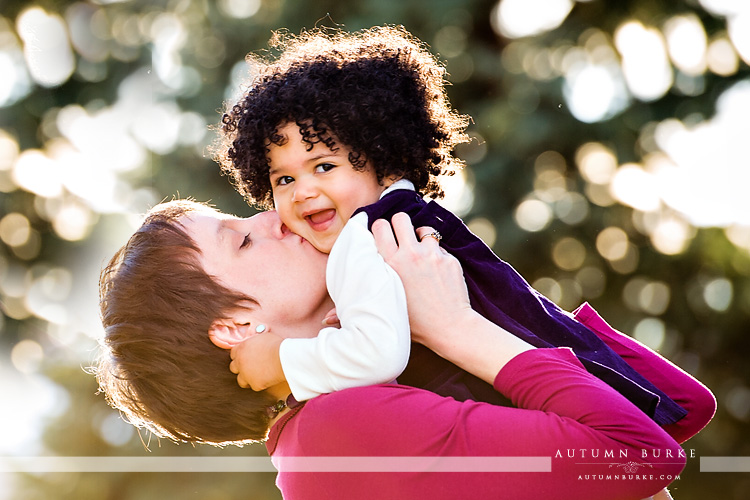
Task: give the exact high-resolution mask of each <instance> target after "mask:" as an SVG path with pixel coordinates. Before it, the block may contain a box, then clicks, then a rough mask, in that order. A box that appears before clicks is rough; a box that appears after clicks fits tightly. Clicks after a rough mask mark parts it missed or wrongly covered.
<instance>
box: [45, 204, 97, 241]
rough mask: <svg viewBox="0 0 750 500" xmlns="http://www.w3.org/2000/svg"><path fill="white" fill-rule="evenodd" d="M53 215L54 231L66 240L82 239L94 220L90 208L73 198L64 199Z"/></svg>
mask: <svg viewBox="0 0 750 500" xmlns="http://www.w3.org/2000/svg"><path fill="white" fill-rule="evenodd" d="M53 217H54V218H53V220H52V228H53V229H54V230H55V233H57V235H58V236H59V237H60V238H62V239H64V240H68V241H79V240H82V239H84V238H85V237H86V236H88V234H89V232H90V231H91V228H92V226H93V224H94V222H95V215H94V213H93V212H92V211H91V209H89V208H88V207H87V206H85V205H83V204H82V203H80V202H79V201H77V200H74V199H66V200H65V202H64V203H63V204H62V206H61V207H60V209H59V210H58V211H57V212H56V213H55V214H54V215H53Z"/></svg>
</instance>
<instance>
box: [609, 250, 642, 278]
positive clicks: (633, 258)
mask: <svg viewBox="0 0 750 500" xmlns="http://www.w3.org/2000/svg"><path fill="white" fill-rule="evenodd" d="M639 257H640V253H639V252H638V247H637V246H635V245H634V244H633V243H628V244H627V247H626V249H625V256H623V257H622V258H621V259H618V260H610V261H609V267H611V268H612V270H613V271H614V272H616V273H619V274H630V273H632V272H633V271H635V270H636V269H638V260H639Z"/></svg>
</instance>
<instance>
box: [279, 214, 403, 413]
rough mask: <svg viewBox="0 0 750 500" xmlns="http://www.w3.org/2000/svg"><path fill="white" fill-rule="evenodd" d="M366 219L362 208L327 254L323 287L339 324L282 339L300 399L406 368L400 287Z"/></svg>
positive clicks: (382, 379) (388, 377) (284, 360)
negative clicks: (301, 336) (315, 333)
mask: <svg viewBox="0 0 750 500" xmlns="http://www.w3.org/2000/svg"><path fill="white" fill-rule="evenodd" d="M367 222H368V221H367V214H365V213H359V214H357V215H356V216H355V217H353V218H352V219H350V220H349V222H347V224H346V225H345V226H344V229H342V231H341V233H340V234H339V237H338V238H337V240H336V242H335V243H334V245H333V248H332V249H331V253H330V256H329V258H328V265H327V268H326V286H327V287H328V293H329V294H330V296H331V298H332V299H333V302H334V304H335V305H336V313H337V315H338V317H339V320H340V323H341V327H340V328H333V327H328V328H323V329H322V330H321V331H320V333H319V334H318V336H317V337H314V338H310V339H298V338H293V339H285V340H284V341H283V342H282V343H281V347H280V349H279V357H280V358H281V366H282V369H283V370H284V375H285V376H286V379H287V382H288V383H289V387H290V388H291V390H292V394H293V395H294V397H295V398H296V399H297V400H298V401H304V400H307V399H311V398H314V397H315V396H319V395H321V394H327V393H331V392H335V391H340V390H342V389H348V388H352V387H361V386H366V385H372V384H381V383H387V382H391V381H393V380H394V379H395V378H396V377H397V376H398V375H399V374H401V372H402V371H403V370H404V368H405V367H406V363H407V361H408V359H409V348H410V345H411V340H410V330H409V318H408V315H407V312H406V295H405V293H404V287H403V284H402V283H401V279H400V278H399V277H398V274H396V272H395V271H394V270H393V269H392V268H391V267H390V266H389V265H388V264H386V263H385V261H384V260H383V258H382V257H381V256H380V254H379V253H378V251H377V247H376V246H375V239H374V238H373V236H372V234H371V233H370V231H369V230H368V229H367Z"/></svg>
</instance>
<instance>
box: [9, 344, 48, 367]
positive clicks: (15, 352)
mask: <svg viewBox="0 0 750 500" xmlns="http://www.w3.org/2000/svg"><path fill="white" fill-rule="evenodd" d="M43 360H44V352H43V351H42V346H40V345H39V343H38V342H35V341H33V340H22V341H20V342H19V343H17V344H16V345H14V346H13V349H12V350H11V351H10V361H11V363H13V366H15V367H16V370H18V371H19V372H21V373H35V372H37V371H38V370H39V367H40V366H41V364H42V361H43Z"/></svg>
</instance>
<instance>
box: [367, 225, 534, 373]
mask: <svg viewBox="0 0 750 500" xmlns="http://www.w3.org/2000/svg"><path fill="white" fill-rule="evenodd" d="M391 224H392V225H393V231H391ZM391 224H388V222H386V221H384V220H377V221H375V223H374V224H373V225H372V233H373V235H375V243H376V244H377V246H378V251H379V252H380V254H381V255H382V256H383V258H384V259H385V261H386V262H387V263H388V264H390V265H391V267H393V269H394V270H395V271H396V272H397V273H398V275H399V276H400V277H401V281H402V282H403V284H404V289H405V291H406V305H407V309H408V310H409V324H410V327H411V331H412V340H414V341H415V342H419V343H422V344H424V345H425V346H427V347H429V348H430V349H432V350H433V351H435V353H437V354H438V355H440V356H442V357H443V358H445V359H447V360H448V361H451V362H452V363H454V364H456V365H458V366H460V367H461V368H463V369H464V370H466V371H468V372H469V373H472V374H474V375H476V376H477V377H479V378H481V379H482V380H484V381H485V382H488V383H490V384H492V383H493V381H494V380H495V376H496V375H497V374H498V372H499V371H500V369H502V367H503V366H505V364H506V363H507V362H508V361H510V360H511V359H513V358H514V357H515V356H517V355H518V354H520V353H522V352H525V351H528V350H530V349H533V347H532V346H531V345H530V344H528V343H527V342H525V341H523V340H521V339H519V338H518V337H516V336H514V335H512V334H510V333H509V332H508V331H507V330H505V329H503V328H501V327H499V326H497V325H495V324H494V323H492V322H490V321H488V320H487V319H486V318H483V317H482V316H481V315H480V314H478V313H477V312H476V311H474V310H473V309H471V305H470V304H469V294H468V292H467V290H466V282H465V281H464V277H463V272H462V270H461V265H460V264H459V263H458V261H457V260H456V259H455V258H454V257H453V256H451V255H449V254H448V253H447V252H446V251H445V250H443V249H442V248H440V245H439V242H438V241H437V239H436V238H433V237H429V236H428V235H429V234H430V233H431V232H432V229H431V228H427V227H422V228H419V230H418V233H419V235H420V237H422V240H421V241H419V240H417V236H415V234H414V226H412V224H411V220H410V219H409V216H408V215H406V214H396V215H394V216H393V219H392V220H391ZM394 232H395V234H396V236H395V238H394V235H393V233H394ZM397 240H398V242H397Z"/></svg>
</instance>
